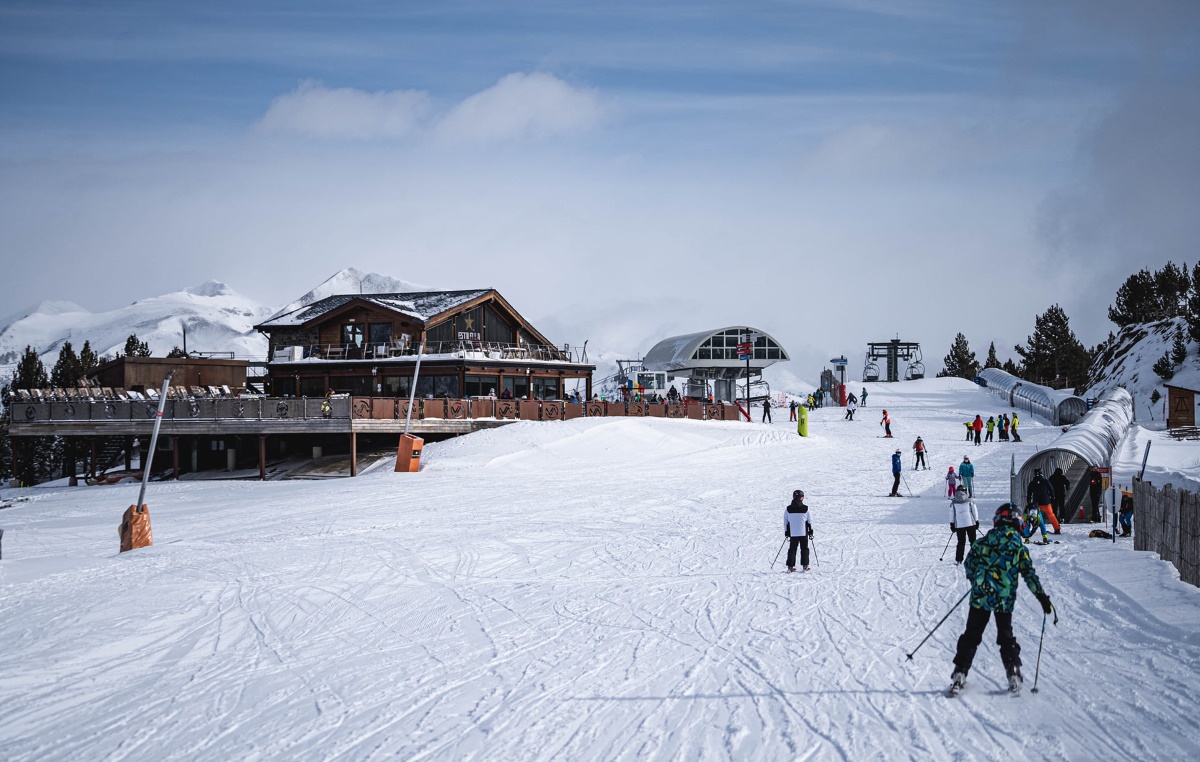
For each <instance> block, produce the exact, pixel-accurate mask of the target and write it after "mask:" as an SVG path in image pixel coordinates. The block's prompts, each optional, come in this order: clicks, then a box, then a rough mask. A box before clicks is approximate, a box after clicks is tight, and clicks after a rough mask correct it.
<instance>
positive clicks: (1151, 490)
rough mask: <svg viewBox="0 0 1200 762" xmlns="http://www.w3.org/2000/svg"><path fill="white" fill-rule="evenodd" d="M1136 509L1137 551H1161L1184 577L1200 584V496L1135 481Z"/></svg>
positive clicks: (1167, 486)
mask: <svg viewBox="0 0 1200 762" xmlns="http://www.w3.org/2000/svg"><path fill="white" fill-rule="evenodd" d="M1133 509H1134V514H1133V548H1134V550H1150V551H1153V552H1155V553H1157V554H1158V557H1159V558H1161V559H1162V560H1164V561H1169V562H1170V563H1171V564H1172V565H1173V566H1174V567H1175V568H1176V569H1177V570H1178V571H1179V578H1180V579H1181V580H1183V581H1184V582H1187V583H1188V584H1190V585H1195V586H1197V587H1200V495H1197V494H1196V493H1194V492H1188V491H1187V490H1177V489H1175V488H1174V487H1172V486H1171V485H1170V484H1168V485H1166V486H1164V487H1163V488H1162V489H1161V490H1160V489H1155V487H1154V485H1153V484H1150V483H1149V482H1134V483H1133Z"/></svg>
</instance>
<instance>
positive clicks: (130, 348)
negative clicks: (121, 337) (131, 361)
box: [125, 333, 150, 357]
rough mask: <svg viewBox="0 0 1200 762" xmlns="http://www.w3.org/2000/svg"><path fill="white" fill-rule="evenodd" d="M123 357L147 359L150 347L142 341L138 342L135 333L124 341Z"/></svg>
mask: <svg viewBox="0 0 1200 762" xmlns="http://www.w3.org/2000/svg"><path fill="white" fill-rule="evenodd" d="M125 356H126V357H149V356H150V345H149V344H147V343H146V342H144V341H138V337H137V334H136V333H131V334H129V338H128V339H125Z"/></svg>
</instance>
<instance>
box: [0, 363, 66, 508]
mask: <svg viewBox="0 0 1200 762" xmlns="http://www.w3.org/2000/svg"><path fill="white" fill-rule="evenodd" d="M49 385H50V377H49V376H48V375H47V374H46V366H45V365H44V364H42V358H40V357H38V353H37V352H35V351H34V350H33V348H32V347H30V346H28V345H26V347H25V352H24V353H23V354H22V355H21V359H20V360H19V361H18V362H17V367H16V370H15V371H14V372H13V377H12V381H11V387H12V388H13V389H45V388H46V387H47V386H49ZM5 433H7V432H5ZM9 447H11V448H12V451H13V454H14V455H15V458H11V459H10V462H11V460H15V461H16V473H15V474H13V476H14V477H15V478H16V479H18V480H20V481H21V483H23V484H36V483H37V482H38V481H39V480H40V479H43V478H45V477H48V476H50V475H51V474H52V473H54V438H53V437H21V438H20V439H19V440H17V439H13V438H11V437H10V438H9Z"/></svg>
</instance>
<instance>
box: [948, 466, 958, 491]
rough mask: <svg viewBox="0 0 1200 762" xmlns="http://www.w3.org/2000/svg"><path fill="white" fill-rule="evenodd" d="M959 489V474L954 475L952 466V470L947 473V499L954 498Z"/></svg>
mask: <svg viewBox="0 0 1200 762" xmlns="http://www.w3.org/2000/svg"><path fill="white" fill-rule="evenodd" d="M957 488H958V474H956V473H954V466H950V470H949V471H947V472H946V497H954V492H955V490H956V489H957Z"/></svg>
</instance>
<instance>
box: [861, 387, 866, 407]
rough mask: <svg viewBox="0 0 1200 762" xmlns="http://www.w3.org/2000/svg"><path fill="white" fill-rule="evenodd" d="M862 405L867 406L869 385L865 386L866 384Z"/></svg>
mask: <svg viewBox="0 0 1200 762" xmlns="http://www.w3.org/2000/svg"><path fill="white" fill-rule="evenodd" d="M862 406H863V407H866V406H867V387H865V386H864V387H863V393H862Z"/></svg>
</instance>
